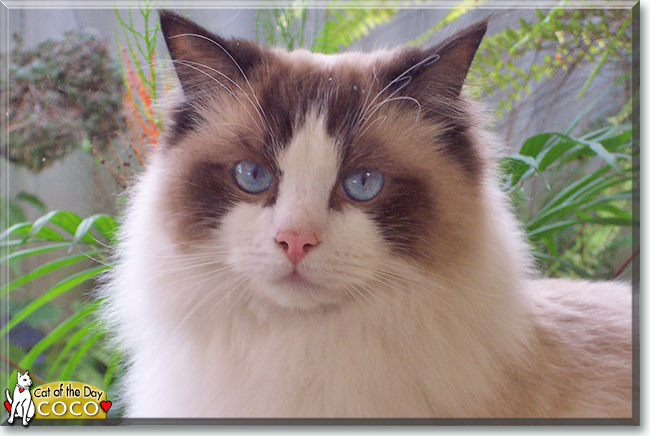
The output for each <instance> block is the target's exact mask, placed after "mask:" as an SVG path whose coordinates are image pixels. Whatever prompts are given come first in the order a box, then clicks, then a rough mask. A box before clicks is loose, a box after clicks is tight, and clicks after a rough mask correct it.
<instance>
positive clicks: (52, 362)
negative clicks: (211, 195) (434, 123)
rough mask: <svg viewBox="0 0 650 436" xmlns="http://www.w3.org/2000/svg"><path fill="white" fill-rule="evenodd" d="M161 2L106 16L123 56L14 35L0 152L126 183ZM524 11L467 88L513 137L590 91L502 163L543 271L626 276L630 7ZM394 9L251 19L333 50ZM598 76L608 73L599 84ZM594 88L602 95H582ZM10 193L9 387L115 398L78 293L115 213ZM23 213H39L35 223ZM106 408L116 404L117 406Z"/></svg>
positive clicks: (292, 43)
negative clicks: (99, 172)
mask: <svg viewBox="0 0 650 436" xmlns="http://www.w3.org/2000/svg"><path fill="white" fill-rule="evenodd" d="M482 3H484V2H483V1H478V0H472V1H460V2H458V3H457V4H456V7H454V8H453V9H450V11H449V12H448V13H447V15H446V16H445V17H444V18H443V19H442V20H441V21H440V22H438V23H436V24H434V25H432V26H431V27H430V28H429V29H428V30H427V31H426V32H424V33H422V34H420V35H418V36H417V37H415V38H414V39H413V40H412V41H410V42H409V43H410V44H422V43H427V42H429V41H430V40H431V39H432V37H433V38H434V39H435V38H436V36H435V35H437V33H438V32H441V31H444V30H445V29H450V28H452V29H453V28H457V27H458V26H457V23H459V22H460V21H461V20H462V19H463V18H464V17H466V16H467V15H468V14H471V13H473V12H475V11H476V9H475V8H476V6H479V5H481V4H482ZM154 6H156V4H155V2H154V1H152V0H149V1H143V2H141V3H140V7H139V8H138V9H132V10H129V11H128V13H127V14H122V13H120V12H119V11H115V22H116V38H117V40H118V53H117V54H116V55H115V56H114V57H113V58H116V59H118V61H117V62H115V61H112V60H111V59H112V58H111V57H110V56H109V55H108V54H107V52H106V45H105V43H104V42H103V41H102V40H101V39H98V38H97V37H95V36H93V35H90V34H86V33H68V34H66V35H65V36H64V38H63V39H61V40H51V41H47V42H45V43H43V44H40V45H39V46H37V47H36V48H35V49H27V48H25V47H23V45H22V44H20V41H19V40H18V41H17V43H16V44H15V46H14V50H13V52H12V54H11V56H10V57H9V60H8V65H9V80H8V83H6V84H5V85H4V86H3V88H2V93H3V99H4V98H7V99H8V101H9V114H10V115H9V146H8V145H7V144H6V143H5V144H4V146H3V148H2V149H1V150H2V153H3V156H4V157H5V158H6V159H8V160H9V161H11V162H12V163H13V164H15V165H22V166H25V167H27V168H29V169H30V170H31V171H35V172H38V171H40V170H41V169H43V168H44V167H45V166H47V165H48V164H50V163H51V162H52V161H56V160H58V159H63V158H64V157H65V155H66V154H67V152H68V150H70V149H73V148H78V147H81V148H83V149H84V150H86V151H87V152H88V153H90V154H92V155H93V156H94V159H95V163H96V165H98V166H100V167H101V168H103V169H104V171H106V172H107V173H109V174H110V175H111V176H112V178H113V179H114V180H115V182H116V186H118V188H119V190H122V189H124V188H127V187H128V186H129V184H130V181H131V180H132V177H133V176H134V174H136V173H137V172H138V171H140V170H141V169H142V168H143V167H145V166H146V162H147V159H148V157H149V156H150V154H151V153H152V152H153V151H154V150H155V148H156V145H157V143H158V138H159V135H160V133H161V125H162V124H161V122H160V119H161V116H162V114H161V110H160V109H159V108H158V107H157V106H156V101H157V100H158V99H160V98H164V95H165V93H167V92H169V89H168V88H169V82H170V81H169V77H170V76H169V74H171V73H170V71H169V69H164V68H161V67H162V66H163V64H164V63H165V54H164V51H163V52H161V53H158V44H157V42H156V39H157V38H158V33H159V25H158V22H157V15H156V13H155V12H154ZM533 11H534V13H533V14H527V15H526V16H525V17H524V16H520V17H519V18H518V19H517V20H513V22H511V23H510V22H509V23H508V25H507V26H505V28H503V29H497V30H496V31H490V32H489V33H488V35H487V36H486V38H485V40H484V41H483V44H482V45H481V47H480V49H479V52H478V54H477V56H476V59H475V61H474V64H473V68H472V72H471V73H470V77H469V78H468V84H469V86H468V87H467V88H466V91H468V92H470V93H471V94H473V95H474V96H475V97H476V98H478V99H481V100H484V101H487V102H488V104H489V105H490V106H491V107H493V108H494V109H495V111H496V113H495V120H494V125H495V128H496V129H498V130H499V131H501V132H502V133H503V136H504V137H505V138H506V139H508V136H509V135H508V132H509V131H510V129H512V126H513V125H515V124H516V122H518V115H519V114H520V113H522V112H524V111H526V110H527V111H530V110H531V107H530V101H531V100H530V99H531V98H532V97H533V96H535V95H543V96H545V97H546V101H545V104H544V105H543V106H541V107H540V106H535V107H533V109H532V110H534V111H537V112H538V113H539V116H540V117H543V116H544V114H545V113H547V112H553V111H554V110H557V109H558V107H560V106H567V105H572V104H575V103H576V102H577V101H579V100H580V99H583V98H586V96H587V95H589V96H591V97H590V100H589V101H588V103H586V105H583V106H584V109H583V110H581V111H576V113H575V116H574V117H572V119H567V120H566V125H564V126H563V127H562V128H561V129H559V130H551V131H545V130H539V129H538V128H537V129H532V128H531V129H530V133H531V134H530V135H529V136H528V137H527V138H526V139H525V140H524V141H522V142H521V143H516V144H510V145H511V147H512V148H511V150H512V151H511V152H510V153H509V154H508V155H507V156H504V157H503V159H502V161H501V169H502V175H503V179H502V184H503V188H504V189H505V190H506V191H507V192H508V193H509V194H510V196H511V198H512V200H513V203H514V205H515V207H516V210H517V212H518V214H519V216H520V218H521V220H522V222H523V223H524V226H525V229H526V231H527V233H528V236H529V239H530V241H531V243H532V245H533V247H534V251H535V256H536V259H537V261H538V263H539V266H540V269H541V270H542V271H543V272H544V274H545V275H546V276H549V277H558V276H563V277H576V278H587V279H613V278H616V277H618V276H619V275H620V274H621V273H622V272H625V273H626V274H627V276H628V277H629V266H628V264H629V262H630V261H631V260H632V258H633V257H634V256H635V255H637V254H638V247H637V246H633V245H634V241H633V231H632V229H634V228H638V226H639V217H638V216H637V215H635V214H634V208H633V207H632V206H633V202H634V201H635V200H638V185H637V184H636V183H637V181H638V171H639V166H638V153H639V149H638V144H636V143H634V141H633V138H634V131H633V125H632V116H633V115H634V110H633V104H632V102H633V92H635V90H634V88H633V86H632V79H633V77H632V69H633V49H634V46H633V35H632V30H633V25H632V24H633V23H632V20H633V19H634V17H633V14H632V11H631V10H629V9H606V10H596V9H593V10H592V9H573V10H572V9H562V8H560V7H558V8H553V9H545V10H533ZM401 12H403V10H400V9H391V8H376V9H341V8H338V7H337V8H334V7H333V8H329V9H310V8H309V3H308V2H306V1H297V2H293V3H292V7H291V8H285V9H283V8H274V9H265V10H259V11H258V12H257V18H256V26H255V29H256V34H257V39H258V41H259V42H261V43H264V44H268V45H275V46H282V47H285V48H288V49H296V48H300V47H304V48H308V49H310V50H313V51H316V52H321V53H336V52H340V51H345V50H349V49H353V48H354V47H355V45H356V44H358V42H359V41H361V40H363V38H365V37H367V36H368V35H369V34H371V33H372V32H379V31H381V30H382V29H386V28H388V26H390V25H391V22H393V21H394V20H397V19H400V18H399V17H400V13H401ZM637 19H638V15H637ZM139 23H140V24H139ZM141 23H144V25H143V26H142V25H141ZM585 69H586V71H588V74H587V76H586V78H585V79H584V80H582V79H581V80H580V86H579V87H577V88H576V87H573V88H571V90H570V92H569V93H567V92H566V88H563V87H562V86H561V85H562V84H563V83H566V82H568V81H569V80H570V78H571V77H572V76H574V75H576V74H578V72H584V71H585ZM604 75H608V80H607V81H602V80H600V81H599V80H597V79H599V78H601V77H603V76H604ZM596 83H598V84H599V85H598V86H600V87H602V92H600V91H599V92H595V93H594V92H588V91H593V87H594V86H595V84H596ZM603 83H605V85H603ZM560 89H562V90H564V91H563V92H562V93H560V92H558V90H560ZM612 89H616V90H622V92H623V93H624V98H623V99H621V101H622V103H619V104H617V105H611V102H609V101H607V102H606V101H605V99H606V98H607V95H609V94H611V91H612ZM604 104H609V105H610V106H611V107H610V108H609V111H608V114H607V115H606V116H602V115H600V116H598V117H595V116H594V115H593V113H594V111H593V109H594V108H597V107H601V106H602V105H604ZM601 113H602V111H601ZM72 195H74V194H72ZM3 200H4V201H3V202H2V208H3V209H2V210H1V211H0V212H1V214H0V215H1V216H2V226H3V229H2V230H3V231H2V234H1V235H0V244H2V247H3V253H2V263H3V265H4V266H5V268H6V275H7V278H6V281H5V282H4V283H2V287H1V288H0V294H2V295H3V298H5V299H6V301H8V303H9V304H8V307H6V309H7V310H6V311H5V312H6V313H7V314H8V316H7V317H6V318H5V319H4V320H3V321H2V322H3V324H2V325H3V326H2V328H1V329H0V337H1V340H2V350H3V351H2V353H1V354H0V358H1V359H2V360H3V361H4V362H5V364H6V366H5V368H6V370H5V371H4V374H3V376H4V377H5V383H4V384H5V385H6V386H7V387H8V388H10V389H11V388H13V384H14V383H15V371H16V370H17V369H19V368H23V369H24V368H27V369H29V370H30V374H34V381H35V383H36V384H41V383H44V382H50V381H56V380H68V379H75V380H80V381H84V382H87V383H90V384H93V385H95V386H97V387H100V388H103V389H105V390H107V391H108V394H109V395H108V397H109V398H112V395H113V393H114V392H113V389H114V382H115V380H116V379H119V371H120V356H118V355H115V354H114V353H113V352H112V351H110V350H109V349H107V348H106V346H105V345H106V343H105V342H106V338H105V333H104V332H103V331H102V330H101V328H100V326H99V324H98V321H97V320H96V319H95V318H94V312H95V311H96V309H97V307H98V305H99V304H100V302H99V301H97V300H95V299H93V297H92V294H89V293H88V292H80V290H88V289H91V288H92V286H93V285H94V282H95V280H96V279H97V277H98V276H99V275H100V274H101V273H102V272H104V271H106V270H107V269H109V268H111V260H110V257H109V253H110V250H111V247H112V246H113V245H114V244H115V232H116V230H117V225H118V224H117V220H116V218H115V217H113V216H111V215H109V214H92V215H90V216H79V215H77V214H75V213H73V212H72V211H64V210H58V211H57V210H54V211H50V210H49V209H48V207H47V203H48V201H47V200H48V199H47V198H39V196H38V193H27V192H20V193H18V194H17V195H13V196H6V197H5V198H4V199H3ZM26 208H30V210H31V211H32V213H33V212H34V211H36V213H37V215H38V216H39V218H37V219H35V220H29V219H28V214H27V213H26V212H25V209H26ZM28 259H31V260H32V263H31V264H30V265H32V267H31V268H29V269H27V268H26V267H25V265H26V264H25V260H28ZM41 259H42V260H41ZM33 265H36V266H35V267H34V266H33ZM47 276H50V277H51V276H54V277H57V281H56V284H54V285H53V286H48V287H46V288H44V289H43V288H40V289H39V290H38V292H37V293H36V296H35V297H30V298H19V296H20V295H21V292H24V289H26V287H27V286H36V287H38V286H39V285H38V283H40V282H39V280H42V279H43V277H47ZM64 295H68V296H69V297H68V298H67V299H66V297H64ZM70 295H71V297H70ZM62 301H63V303H61V302H62ZM110 415H112V416H116V415H119V405H117V406H116V407H114V408H112V409H111V412H110Z"/></svg>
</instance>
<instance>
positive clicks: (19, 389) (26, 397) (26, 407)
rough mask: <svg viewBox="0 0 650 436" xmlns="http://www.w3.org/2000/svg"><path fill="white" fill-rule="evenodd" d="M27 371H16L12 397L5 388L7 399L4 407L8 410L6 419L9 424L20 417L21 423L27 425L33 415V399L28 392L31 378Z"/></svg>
mask: <svg viewBox="0 0 650 436" xmlns="http://www.w3.org/2000/svg"><path fill="white" fill-rule="evenodd" d="M28 372H29V371H25V374H21V373H20V372H19V373H18V377H17V378H18V381H17V382H16V387H15V388H14V396H13V398H12V397H11V396H10V395H9V389H6V392H5V394H6V395H7V401H5V407H6V408H7V410H8V411H9V419H7V422H8V423H9V424H13V423H14V419H16V418H22V419H23V425H24V426H25V427H27V426H28V425H29V421H31V419H32V418H33V417H34V410H35V407H34V401H32V394H31V393H30V392H29V387H30V386H31V385H32V379H31V377H30V376H29V374H28Z"/></svg>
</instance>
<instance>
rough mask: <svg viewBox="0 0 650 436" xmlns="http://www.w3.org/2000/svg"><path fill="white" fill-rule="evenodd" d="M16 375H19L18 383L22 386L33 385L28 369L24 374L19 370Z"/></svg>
mask: <svg viewBox="0 0 650 436" xmlns="http://www.w3.org/2000/svg"><path fill="white" fill-rule="evenodd" d="M16 377H17V379H18V380H17V383H18V384H19V385H20V386H22V387H24V388H28V387H30V386H31V385H32V379H31V377H30V376H29V374H28V373H27V371H25V373H24V374H21V373H20V372H18V374H17V376H16Z"/></svg>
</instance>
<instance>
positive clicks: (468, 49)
mask: <svg viewBox="0 0 650 436" xmlns="http://www.w3.org/2000/svg"><path fill="white" fill-rule="evenodd" d="M486 30H487V20H482V21H479V22H478V23H476V24H474V25H472V26H470V27H468V28H467V29H464V30H462V31H460V32H458V33H456V34H454V35H452V36H450V37H449V38H447V39H445V40H444V41H442V42H441V43H439V44H437V45H436V46H434V47H431V48H429V49H417V48H406V49H404V51H403V52H402V54H401V55H398V56H397V57H396V58H395V59H394V60H393V61H391V65H389V66H388V68H387V70H386V72H387V80H388V81H389V82H391V85H390V87H391V88H392V89H393V91H401V90H403V93H405V94H407V95H409V96H411V97H414V98H416V99H417V100H418V101H422V100H423V101H424V102H427V100H430V99H439V98H441V97H442V98H444V99H445V100H450V101H451V100H456V99H457V98H458V95H459V94H460V92H461V89H462V87H463V83H464V82H465V78H466V77H467V73H468V71H469V67H470V65H471V64H472V61H473V60H474V55H475V54H476V50H477V49H478V47H479V45H480V44H481V41H482V39H483V36H484V35H485V32H486Z"/></svg>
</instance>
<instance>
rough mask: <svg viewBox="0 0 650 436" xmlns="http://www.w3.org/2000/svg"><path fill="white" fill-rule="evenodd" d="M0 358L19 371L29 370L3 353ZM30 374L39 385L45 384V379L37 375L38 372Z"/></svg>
mask: <svg viewBox="0 0 650 436" xmlns="http://www.w3.org/2000/svg"><path fill="white" fill-rule="evenodd" d="M0 360H2V361H4V362H5V363H7V364H9V366H11V367H12V368H14V369H15V370H18V371H19V372H22V373H24V372H25V371H27V370H26V369H24V368H22V367H21V366H20V365H18V364H17V363H15V362H14V361H12V360H11V359H7V358H6V357H4V356H3V355H0ZM29 376H30V377H31V378H32V380H34V381H35V382H36V383H37V384H39V385H43V384H45V380H43V379H42V378H40V377H39V376H37V375H36V374H29Z"/></svg>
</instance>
